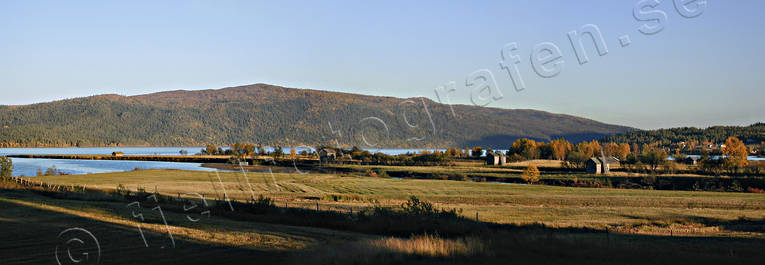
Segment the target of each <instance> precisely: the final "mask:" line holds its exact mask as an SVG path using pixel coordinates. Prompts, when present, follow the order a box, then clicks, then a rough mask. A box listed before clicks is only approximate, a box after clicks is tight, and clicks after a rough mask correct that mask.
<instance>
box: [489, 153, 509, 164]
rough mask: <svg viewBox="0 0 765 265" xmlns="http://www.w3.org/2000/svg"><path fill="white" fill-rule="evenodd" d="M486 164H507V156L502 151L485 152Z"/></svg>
mask: <svg viewBox="0 0 765 265" xmlns="http://www.w3.org/2000/svg"><path fill="white" fill-rule="evenodd" d="M486 164H487V165H490V166H497V165H500V166H501V165H505V164H507V156H505V154H504V153H502V152H487V153H486Z"/></svg>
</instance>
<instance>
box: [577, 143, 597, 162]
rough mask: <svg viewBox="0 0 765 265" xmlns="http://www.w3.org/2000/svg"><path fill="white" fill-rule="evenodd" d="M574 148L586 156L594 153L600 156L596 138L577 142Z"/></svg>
mask: <svg viewBox="0 0 765 265" xmlns="http://www.w3.org/2000/svg"><path fill="white" fill-rule="evenodd" d="M575 149H576V150H577V151H579V152H581V153H582V154H583V155H584V156H586V157H587V158H590V157H593V156H596V155H597V156H600V151H601V147H600V143H599V142H598V141H596V140H593V141H592V142H581V143H578V144H577V145H576V148H575Z"/></svg>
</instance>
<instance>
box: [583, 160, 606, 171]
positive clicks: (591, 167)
mask: <svg viewBox="0 0 765 265" xmlns="http://www.w3.org/2000/svg"><path fill="white" fill-rule="evenodd" d="M585 168H586V169H587V173H589V174H600V173H601V172H603V163H601V162H600V159H598V158H596V157H590V159H587V162H585Z"/></svg>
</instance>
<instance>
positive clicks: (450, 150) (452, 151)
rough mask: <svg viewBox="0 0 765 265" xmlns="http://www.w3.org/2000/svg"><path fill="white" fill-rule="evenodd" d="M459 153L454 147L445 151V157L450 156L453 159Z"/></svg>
mask: <svg viewBox="0 0 765 265" xmlns="http://www.w3.org/2000/svg"><path fill="white" fill-rule="evenodd" d="M459 152H460V151H459V150H457V148H454V147H452V148H449V149H446V155H448V156H451V157H455V156H457V155H459Z"/></svg>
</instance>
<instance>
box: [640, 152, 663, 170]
mask: <svg viewBox="0 0 765 265" xmlns="http://www.w3.org/2000/svg"><path fill="white" fill-rule="evenodd" d="M668 156H669V155H668V154H667V153H666V152H664V150H661V149H659V148H653V147H647V148H643V152H642V153H641V154H640V157H639V159H640V162H643V163H644V164H646V165H649V166H651V170H652V171H656V168H657V167H659V166H660V165H663V164H664V161H665V160H667V157H668Z"/></svg>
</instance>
